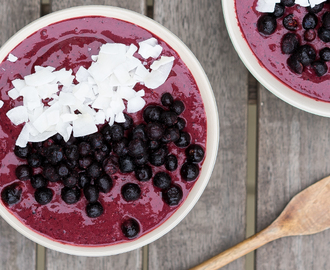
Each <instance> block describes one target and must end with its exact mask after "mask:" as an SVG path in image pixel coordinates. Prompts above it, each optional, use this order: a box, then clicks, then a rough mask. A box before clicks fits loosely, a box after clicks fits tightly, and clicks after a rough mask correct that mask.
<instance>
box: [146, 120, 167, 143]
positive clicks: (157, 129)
mask: <svg viewBox="0 0 330 270" xmlns="http://www.w3.org/2000/svg"><path fill="white" fill-rule="evenodd" d="M146 134H147V136H148V138H149V139H150V140H154V141H158V140H160V139H161V138H162V137H163V134H164V127H163V125H162V124H161V123H159V122H150V123H148V124H147V126H146Z"/></svg>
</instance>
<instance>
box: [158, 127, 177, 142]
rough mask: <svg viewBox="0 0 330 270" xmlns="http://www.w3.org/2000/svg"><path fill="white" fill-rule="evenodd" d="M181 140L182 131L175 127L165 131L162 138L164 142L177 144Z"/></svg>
mask: <svg viewBox="0 0 330 270" xmlns="http://www.w3.org/2000/svg"><path fill="white" fill-rule="evenodd" d="M179 139H180V131H179V129H177V128H175V127H169V128H167V129H166V130H165V132H164V135H163V137H162V142H164V143H169V142H176V141H177V140H179Z"/></svg>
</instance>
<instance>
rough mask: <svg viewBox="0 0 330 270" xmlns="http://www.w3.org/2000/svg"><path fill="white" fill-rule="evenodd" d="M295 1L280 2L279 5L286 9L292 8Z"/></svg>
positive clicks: (284, 0)
mask: <svg viewBox="0 0 330 270" xmlns="http://www.w3.org/2000/svg"><path fill="white" fill-rule="evenodd" d="M294 1H295V0H281V4H283V5H284V6H286V7H292V6H293V5H294Z"/></svg>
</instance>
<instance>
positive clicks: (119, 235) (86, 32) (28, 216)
mask: <svg viewBox="0 0 330 270" xmlns="http://www.w3.org/2000/svg"><path fill="white" fill-rule="evenodd" d="M237 3H239V5H238V6H239V8H238V13H239V14H240V17H242V18H244V20H243V21H244V22H243V23H242V25H243V29H244V31H245V32H251V33H253V32H255V29H253V31H252V29H251V31H250V30H248V31H247V26H248V25H250V23H248V24H247V23H246V22H245V18H246V17H245V15H243V13H245V12H246V10H249V9H250V8H249V6H248V5H247V4H245V1H238V2H237ZM243 7H244V8H243ZM252 13H253V14H254V15H252V16H251V14H252ZM248 16H249V19H248V20H246V21H251V20H254V19H255V18H256V16H257V14H256V13H255V12H250V14H249V13H248ZM255 35H256V36H255V37H253V36H250V35H248V36H247V40H248V41H252V43H251V44H252V45H251V46H252V47H254V46H257V47H260V46H259V45H260V44H262V42H263V38H260V35H259V34H258V33H255ZM257 35H258V36H257ZM276 36H277V35H276ZM151 37H154V38H156V39H157V41H158V44H160V45H161V46H162V47H163V51H162V53H161V55H163V56H174V58H175V60H174V64H173V68H172V70H171V72H170V75H169V77H168V79H167V80H166V82H165V83H164V84H162V85H161V86H160V87H158V88H157V89H154V90H151V89H148V88H146V87H145V86H143V85H139V84H137V85H136V86H135V90H140V89H144V90H145V96H144V99H145V101H146V106H145V107H147V106H148V105H155V104H157V105H159V106H161V107H162V108H164V110H167V109H168V108H166V106H164V105H162V103H161V97H162V95H163V94H164V93H166V92H167V93H169V94H171V95H172V96H173V98H174V100H180V101H182V102H183V103H184V106H185V109H184V111H183V112H182V113H181V114H180V116H179V117H180V118H182V119H184V120H185V122H186V126H185V128H184V131H185V132H187V133H188V134H189V135H190V142H191V144H195V145H199V146H201V147H202V148H203V149H204V150H205V148H206V115H205V111H204V105H203V101H202V98H201V95H200V92H199V90H198V87H197V85H196V82H195V80H194V78H193V77H192V74H191V73H190V71H189V69H188V68H187V66H186V65H185V64H184V63H183V61H182V60H181V59H180V57H179V55H178V54H177V53H176V52H175V51H174V50H173V49H172V48H171V47H170V46H169V45H167V44H166V43H165V42H164V41H163V40H162V39H160V38H159V37H157V36H155V35H153V34H151V33H150V32H148V31H147V30H145V29H143V28H141V27H138V26H136V25H134V24H131V23H127V22H124V21H121V20H117V19H113V18H105V17H84V18H75V19H71V20H65V21H61V22H58V23H55V24H53V25H49V26H47V27H45V28H43V29H41V30H39V31H37V32H36V33H34V34H32V35H31V36H29V37H28V38H27V39H25V40H24V41H23V42H22V43H21V44H19V45H18V46H17V47H16V48H14V49H13V50H12V52H11V54H13V55H14V56H16V57H17V58H18V60H17V61H15V62H10V61H8V60H4V61H3V62H2V63H1V64H0V87H1V89H0V99H1V100H3V101H4V106H3V107H2V108H1V109H0V111H1V122H0V163H1V169H0V192H2V193H4V189H5V188H6V187H8V186H10V185H12V184H16V185H17V186H19V187H20V188H21V191H22V193H21V194H20V199H19V201H18V202H17V203H16V202H15V203H14V204H7V203H5V202H4V201H3V200H2V202H1V203H2V204H4V205H5V206H6V207H7V209H8V210H9V211H10V212H11V213H12V214H13V215H14V216H15V217H16V218H17V219H18V220H20V221H21V222H22V223H23V224H25V225H26V226H27V227H29V228H31V229H32V230H34V231H36V232H38V233H39V234H41V235H43V236H46V237H48V238H50V239H53V240H56V241H58V242H62V243H66V244H72V245H81V246H104V245H111V244H116V243H121V242H125V241H131V240H130V237H129V236H130V235H129V233H128V235H125V233H123V231H124V229H123V228H122V224H126V223H130V225H129V226H133V227H134V226H135V227H136V226H139V227H140V228H139V232H138V235H137V237H141V236H142V235H145V234H146V233H148V232H150V231H152V230H153V229H155V228H156V227H157V226H159V225H160V224H162V223H163V222H164V221H165V220H166V219H168V218H169V217H170V216H171V215H172V214H173V213H174V212H175V211H176V209H177V208H178V207H179V206H180V205H181V204H182V202H183V201H184V200H185V198H186V197H187V196H188V194H189V191H190V190H191V189H192V187H193V186H194V183H195V181H196V178H194V179H186V180H184V179H183V178H182V177H181V175H180V170H181V168H182V166H183V165H184V164H185V162H186V160H187V156H186V152H187V151H186V149H187V147H186V146H185V145H183V146H182V145H181V147H178V146H177V145H175V144H174V143H173V142H170V143H167V147H168V152H169V154H171V155H175V156H176V157H177V163H178V166H177V168H176V169H175V168H174V170H173V168H172V171H169V170H167V169H166V168H165V165H160V166H153V165H150V164H149V163H148V164H149V165H150V166H151V168H152V177H151V179H149V180H148V181H138V180H137V178H136V176H135V174H134V172H127V173H122V172H121V171H120V170H118V171H117V172H116V173H114V174H111V179H112V185H113V186H112V188H111V190H110V191H109V192H107V193H104V192H100V193H99V198H98V202H100V204H101V205H102V206H103V209H104V211H103V214H101V215H100V216H98V217H89V216H88V215H87V214H86V205H87V204H88V201H87V199H86V198H85V196H86V195H85V196H84V195H83V191H82V190H81V191H79V192H81V196H80V199H79V200H78V202H76V203H73V204H67V203H65V202H64V201H63V199H62V198H61V190H62V189H63V187H64V185H63V181H58V182H52V181H50V182H49V183H48V186H47V188H49V189H51V191H52V192H50V198H51V193H53V197H52V199H51V201H50V202H49V203H45V204H42V203H38V202H37V201H36V198H35V188H34V187H32V184H31V181H30V180H25V181H22V180H19V179H18V177H17V171H16V173H15V170H16V168H17V167H18V166H19V165H22V164H27V160H26V159H22V158H19V157H18V156H17V155H15V153H14V148H15V141H16V139H17V137H18V135H19V133H20V132H21V129H22V127H23V125H18V126H15V125H14V124H13V123H12V122H11V121H10V120H9V119H8V117H7V116H6V112H7V111H8V110H10V109H12V108H13V107H15V106H18V105H21V104H22V97H19V98H18V99H17V100H12V99H10V98H9V96H8V91H9V90H10V89H12V88H13V85H12V83H11V81H13V80H15V79H22V78H24V76H26V75H29V74H32V73H33V72H34V67H35V66H36V65H39V66H43V67H46V66H53V67H55V68H56V70H60V69H61V68H66V69H67V70H68V69H72V70H73V73H74V74H75V72H77V70H78V68H79V67H80V66H84V67H85V68H88V67H89V66H90V65H91V62H92V60H91V56H92V55H97V54H98V52H99V49H100V46H101V45H102V44H105V43H112V42H116V43H124V44H126V45H130V44H135V45H136V46H137V47H138V45H139V44H138V43H139V42H140V41H143V40H146V39H148V38H151ZM251 37H252V38H251ZM269 41H270V43H269V42H268V40H267V42H268V43H269V44H276V42H275V41H271V40H269ZM277 46H278V45H277V44H276V45H274V46H270V47H272V48H273V47H274V49H275V56H274V59H278V56H277V54H278V52H276V51H277V50H278V48H277ZM267 48H268V49H267ZM266 49H267V50H269V46H266V47H265V48H264V52H265V54H266V55H267V54H268V52H267V50H266ZM135 55H136V57H137V58H141V56H140V55H138V54H137V53H135ZM268 55H269V54H268ZM141 59H142V58H141ZM261 59H262V60H263V56H262V55H261ZM154 60H155V59H151V58H148V59H147V60H143V61H146V62H147V63H146V66H147V67H148V66H150V64H151V63H152V62H153V61H154ZM271 62H272V63H275V65H280V66H281V64H280V63H277V62H275V60H271ZM268 66H269V67H268ZM271 67H272V64H271V65H268V64H267V68H270V69H271ZM271 70H273V69H271ZM274 70H276V69H274ZM280 70H281V72H283V68H281V69H280ZM287 77H290V76H289V75H287ZM287 77H285V78H287ZM325 78H328V76H325ZM313 80H315V82H318V83H320V84H321V85H322V86H323V85H324V86H325V85H328V82H327V80H325V79H324V78H322V79H321V80H320V79H318V78H315V77H314V79H313ZM319 80H320V81H319ZM300 81H301V82H303V83H304V88H308V85H309V84H310V82H308V81H306V80H301V79H300V78H298V79H297V82H296V83H295V84H297V83H298V82H299V83H300ZM308 83H309V84H308ZM304 91H305V92H306V93H307V92H308V91H309V90H304ZM305 92H304V93H305ZM313 96H315V97H320V98H321V97H322V98H323V99H326V100H328V99H329V98H330V97H329V95H326V92H325V93H323V92H320V93H317V94H316V93H313ZM124 112H126V111H124ZM130 116H131V117H132V119H133V121H134V126H137V125H139V124H141V123H144V124H146V123H145V121H144V118H143V110H141V111H139V112H137V113H133V114H130ZM98 128H99V130H102V128H103V127H102V126H101V125H100V126H99V127H98ZM125 132H126V133H127V132H128V131H127V130H126V131H125ZM78 140H79V139H78ZM200 160H201V159H199V162H198V163H196V162H195V163H194V164H195V165H194V166H198V168H200V167H201V165H202V163H203V161H200ZM196 164H197V165H196ZM169 166H170V167H171V166H172V165H169ZM194 168H195V167H194ZM185 169H186V170H188V169H189V168H188V169H187V168H185ZM41 170H42V168H39V167H35V168H33V174H38V173H40V171H41ZM159 172H166V173H167V174H168V175H169V176H170V177H171V183H172V184H171V185H172V186H173V185H174V186H179V187H180V188H181V190H182V199H181V200H180V202H179V203H178V205H171V204H170V203H166V202H165V201H164V197H162V193H163V192H164V190H163V189H162V186H163V185H165V184H166V181H167V178H166V177H167V176H166V177H165V178H164V177H163V175H162V174H160V175H158V178H157V179H158V180H157V181H158V182H157V183H156V185H155V181H154V183H153V178H154V176H155V174H157V173H159ZM20 173H21V174H24V170H21V172H20ZM181 174H182V170H181ZM163 179H165V180H163ZM23 180H24V179H23ZM37 180H38V179H36V181H37ZM162 181H163V182H162ZM164 181H165V182H164ZM36 183H37V182H36ZM36 183H35V185H37V184H36ZM128 183H130V185H129V186H126V189H127V188H129V187H132V186H133V188H136V185H138V187H139V188H140V190H141V193H140V196H138V197H139V198H138V199H135V198H133V199H132V200H129V199H127V200H125V199H124V198H123V195H122V192H123V191H122V187H123V186H124V185H125V184H128ZM164 183H165V184H164ZM132 184H135V185H132ZM165 186H166V185H165ZM75 188H76V187H75ZM79 190H80V189H79ZM133 193H134V191H133ZM2 195H3V194H2ZM130 195H132V194H130ZM133 195H134V194H133ZM90 196H93V194H91V195H90ZM3 197H4V196H3ZM42 199H44V198H41V199H40V200H42ZM94 214H95V213H94ZM91 215H93V213H92V214H91ZM132 220H133V221H132ZM136 222H137V223H138V224H136ZM132 224H133V225H132ZM126 229H127V228H126ZM128 230H129V228H128ZM134 236H135V235H134ZM131 238H133V237H131Z"/></svg>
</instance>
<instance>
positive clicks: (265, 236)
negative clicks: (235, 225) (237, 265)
mask: <svg viewBox="0 0 330 270" xmlns="http://www.w3.org/2000/svg"><path fill="white" fill-rule="evenodd" d="M328 228H330V176H328V177H326V178H324V179H322V180H320V181H318V182H316V183H315V184H313V185H311V186H310V187H308V188H306V189H305V190H303V191H301V192H300V193H298V194H297V195H296V196H295V197H293V198H292V200H291V201H290V202H289V204H288V205H287V206H286V207H285V209H284V210H283V212H282V213H281V215H280V216H279V217H278V218H277V219H276V220H275V221H274V222H273V223H272V224H271V225H269V226H268V227H267V228H265V229H264V230H262V231H260V232H259V233H257V234H255V235H253V236H251V237H250V238H248V239H246V240H244V241H243V242H241V243H239V244H237V245H236V246H234V247H232V248H230V249H228V250H226V251H224V252H222V253H220V254H219V255H216V256H214V257H213V258H211V259H209V260H207V261H205V262H203V263H202V264H200V265H198V266H195V267H193V268H191V269H190V270H213V269H218V268H221V267H223V266H225V265H227V264H228V263H230V262H232V261H234V260H236V259H238V258H240V257H242V256H244V255H246V254H247V253H249V252H251V251H253V250H255V249H257V248H259V247H261V246H263V245H265V244H267V243H268V242H271V241H273V240H275V239H278V238H281V237H285V236H293V235H308V234H314V233H318V232H321V231H324V230H326V229H328Z"/></svg>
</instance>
